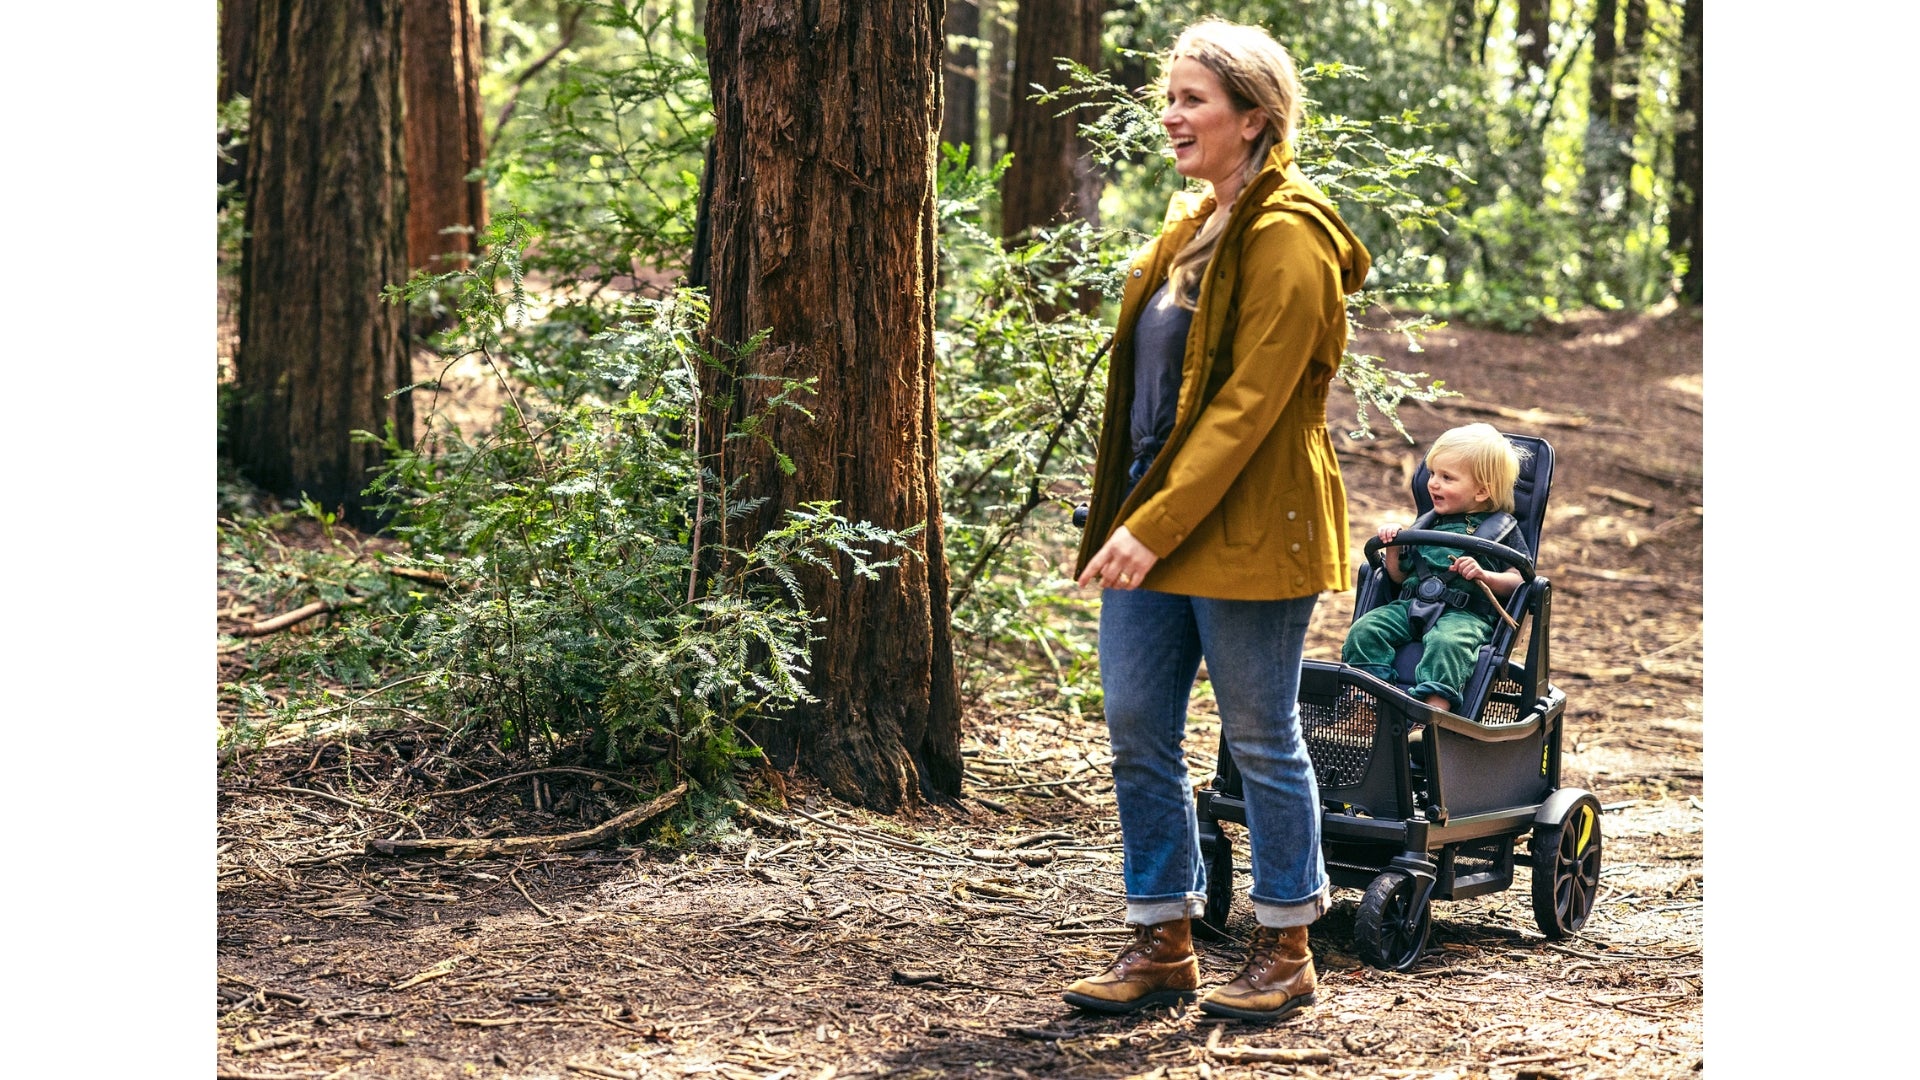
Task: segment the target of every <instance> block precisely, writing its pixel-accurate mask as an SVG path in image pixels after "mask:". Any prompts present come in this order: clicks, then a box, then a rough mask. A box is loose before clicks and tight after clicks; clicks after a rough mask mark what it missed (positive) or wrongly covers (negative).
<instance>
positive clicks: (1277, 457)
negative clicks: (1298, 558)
mask: <svg viewBox="0 0 1920 1080" xmlns="http://www.w3.org/2000/svg"><path fill="white" fill-rule="evenodd" d="M1269 450H1281V451H1282V452H1280V453H1269V452H1268V451H1269ZM1299 464H1302V459H1301V457H1300V455H1299V454H1291V453H1286V452H1285V451H1284V450H1283V449H1282V448H1281V447H1278V446H1274V445H1273V444H1269V445H1268V446H1267V447H1263V448H1262V450H1261V452H1260V453H1257V454H1255V455H1254V456H1253V460H1251V461H1249V462H1247V467H1246V468H1245V469H1243V470H1241V472H1240V475H1239V476H1238V477H1237V478H1236V479H1235V480H1234V482H1233V486H1231V487H1229V488H1227V493H1226V495H1225V496H1223V497H1222V498H1221V500H1220V514H1221V526H1222V530H1221V531H1222V532H1223V533H1224V534H1225V538H1226V542H1227V546H1228V547H1248V546H1252V545H1256V544H1259V543H1262V542H1263V541H1265V540H1266V539H1267V536H1268V534H1269V533H1270V532H1272V531H1273V526H1274V523H1275V522H1276V521H1278V520H1280V519H1281V518H1283V517H1284V516H1285V515H1286V507H1287V506H1288V505H1290V504H1291V503H1292V502H1294V501H1295V495H1296V493H1297V492H1298V491H1299V490H1300V488H1301V487H1302V486H1303V485H1302V475H1301V470H1300V469H1299V468H1297V467H1296V466H1298V465H1299Z"/></svg>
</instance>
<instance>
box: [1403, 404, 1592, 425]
mask: <svg viewBox="0 0 1920 1080" xmlns="http://www.w3.org/2000/svg"><path fill="white" fill-rule="evenodd" d="M1434 404H1435V405H1438V406H1441V407H1442V408H1447V409H1459V410H1461V411H1462V412H1470V413H1480V414H1482V415H1486V416H1498V417H1500V418H1501V419H1504V420H1513V421H1517V422H1519V423H1522V424H1533V425H1535V426H1538V427H1564V428H1583V427H1587V426H1589V425H1591V424H1592V423H1593V419H1592V418H1591V417H1587V416H1569V415H1566V414H1564V413H1550V412H1548V411H1546V410H1545V409H1514V408H1509V407H1507V406H1505V405H1490V404H1485V403H1482V402H1478V401H1469V400H1467V399H1466V398H1440V399H1438V400H1436V401H1435V402H1434Z"/></svg>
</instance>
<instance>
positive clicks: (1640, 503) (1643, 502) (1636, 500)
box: [1587, 486, 1653, 510]
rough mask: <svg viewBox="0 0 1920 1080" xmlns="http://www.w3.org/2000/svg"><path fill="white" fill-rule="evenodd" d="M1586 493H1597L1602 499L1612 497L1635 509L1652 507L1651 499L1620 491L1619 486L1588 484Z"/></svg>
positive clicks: (1649, 508)
mask: <svg viewBox="0 0 1920 1080" xmlns="http://www.w3.org/2000/svg"><path fill="white" fill-rule="evenodd" d="M1587 494H1589V495H1597V496H1599V497H1600V498H1602V499H1612V500H1613V501H1614V502H1617V503H1619V504H1620V505H1622V506H1631V507H1633V508H1635V509H1637V510H1651V509H1653V503H1652V502H1651V501H1649V500H1647V499H1643V498H1641V497H1640V496H1638V495H1632V494H1629V493H1627V492H1624V491H1621V490H1620V489H1619V488H1610V487H1597V486H1589V487H1588V488H1587Z"/></svg>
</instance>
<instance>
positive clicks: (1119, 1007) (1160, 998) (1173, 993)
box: [1060, 990, 1200, 1016]
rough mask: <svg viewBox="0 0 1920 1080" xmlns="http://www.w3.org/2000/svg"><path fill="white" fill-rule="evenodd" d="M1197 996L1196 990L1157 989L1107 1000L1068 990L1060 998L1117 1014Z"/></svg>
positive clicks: (1183, 1000)
mask: <svg viewBox="0 0 1920 1080" xmlns="http://www.w3.org/2000/svg"><path fill="white" fill-rule="evenodd" d="M1198 996H1200V992H1199V991H1198V990H1157V991H1155V992H1153V993H1151V994H1146V995H1143V996H1141V997H1137V998H1134V999H1133V1000H1132V1001H1108V1000H1107V999H1106V998H1097V997H1090V996H1088V995H1086V994H1076V993H1073V992H1072V991H1068V992H1067V993H1064V994H1061V995H1060V999H1061V1000H1062V1001H1065V1002H1066V1003H1067V1004H1069V1005H1073V1006H1076V1007H1078V1008H1082V1009H1087V1010H1089V1011H1092V1012H1099V1013H1108V1014H1111V1015H1114V1016H1119V1015H1123V1014H1125V1013H1131V1012H1139V1011H1140V1010H1141V1009H1151V1008H1153V1007H1155V1006H1157V1005H1185V1004H1187V1003H1188V1002H1190V1001H1192V1000H1193V999H1194V998H1196V997H1198Z"/></svg>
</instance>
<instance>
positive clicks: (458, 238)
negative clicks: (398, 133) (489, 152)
mask: <svg viewBox="0 0 1920 1080" xmlns="http://www.w3.org/2000/svg"><path fill="white" fill-rule="evenodd" d="M403 7H404V9H405V18H404V20H403V25H402V31H401V38H402V41H403V44H404V51H405V62H404V64H405V73H406V74H405V86H406V102H407V107H406V128H407V134H406V147H407V181H408V183H407V261H408V264H409V265H410V266H411V267H412V268H413V269H415V270H428V271H433V272H436V273H437V272H440V271H444V270H452V269H459V268H461V267H463V266H465V265H466V262H467V259H466V256H468V255H469V254H470V253H471V252H473V251H474V250H475V236H476V234H477V233H478V231H479V230H481V229H484V228H486V226H487V185H486V182H485V181H484V180H479V179H475V180H468V179H467V175H468V174H469V173H471V172H473V171H474V170H475V169H478V168H480V167H481V165H482V164H484V163H485V161H486V148H485V146H484V143H483V136H482V134H481V118H480V12H479V9H478V7H477V6H476V3H475V0H403ZM449 229H456V230H468V229H470V230H473V231H472V232H466V231H454V232H448V231H447V230H449Z"/></svg>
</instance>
